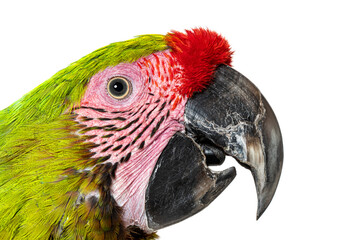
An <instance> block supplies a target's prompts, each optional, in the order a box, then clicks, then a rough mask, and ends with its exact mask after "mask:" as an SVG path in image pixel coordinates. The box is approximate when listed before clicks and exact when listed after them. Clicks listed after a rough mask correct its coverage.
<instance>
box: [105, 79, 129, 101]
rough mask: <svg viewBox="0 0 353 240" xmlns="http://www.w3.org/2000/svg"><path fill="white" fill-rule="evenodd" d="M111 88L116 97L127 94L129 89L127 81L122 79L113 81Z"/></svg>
mask: <svg viewBox="0 0 353 240" xmlns="http://www.w3.org/2000/svg"><path fill="white" fill-rule="evenodd" d="M109 88H110V89H109V90H110V92H111V93H112V94H113V95H114V96H116V97H120V96H123V95H125V94H126V91H128V86H127V83H126V81H124V80H122V79H115V80H113V81H111V82H110V86H109Z"/></svg>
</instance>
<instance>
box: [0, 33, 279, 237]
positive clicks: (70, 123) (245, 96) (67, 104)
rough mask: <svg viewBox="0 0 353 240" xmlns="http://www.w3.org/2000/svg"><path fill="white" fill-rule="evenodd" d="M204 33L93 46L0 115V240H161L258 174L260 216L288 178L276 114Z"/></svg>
mask: <svg viewBox="0 0 353 240" xmlns="http://www.w3.org/2000/svg"><path fill="white" fill-rule="evenodd" d="M231 55H232V51H231V50H230V46H229V44H228V42H227V41H226V40H225V39H224V38H223V37H222V36H220V35H219V34H217V33H215V32H213V31H210V30H207V29H202V28H197V29H193V30H190V31H186V32H184V33H182V32H177V31H173V32H171V33H168V34H167V35H165V36H164V35H143V36H139V37H136V38H134V39H132V40H128V41H124V42H118V43H112V44H110V45H108V46H106V47H103V48H101V49H98V50H96V51H94V52H92V53H90V54H88V55H87V56H85V57H83V58H81V59H80V60H78V61H76V62H74V63H72V64H71V65H69V66H68V67H67V68H65V69H63V70H61V71H59V72H58V73H56V74H55V75H54V76H53V77H51V78H50V79H48V80H47V81H45V82H44V83H43V84H41V85H40V86H38V87H37V88H35V89H34V90H32V91H31V92H29V93H28V94H26V95H24V96H23V97H22V98H21V99H20V100H18V101H17V102H15V103H13V104H12V105H11V106H9V107H7V108H6V109H4V110H2V111H1V112H0V134H1V137H0V213H1V217H0V239H21V240H22V239H31V240H35V239H94V240H96V239H155V238H156V234H155V232H156V230H158V229H161V228H163V227H166V226H169V225H171V224H174V223H177V222H179V221H182V220H184V219H186V218H188V217H190V216H192V215H194V214H195V213H197V212H199V211H201V210H202V209H203V208H205V207H206V206H208V205H209V204H210V203H211V202H212V201H213V200H214V199H215V198H216V197H217V196H218V195H219V194H220V193H221V192H222V191H223V190H224V189H225V188H226V187H227V186H228V184H230V182H231V181H232V180H233V179H234V177H235V175H236V172H235V168H234V167H232V168H229V169H227V170H224V171H221V172H215V171H213V170H211V169H209V167H208V166H209V165H221V164H222V163H223V161H224V159H225V156H226V155H228V156H232V157H234V158H235V159H236V160H237V161H238V162H239V163H240V164H241V165H243V166H245V167H247V168H249V169H250V170H251V172H252V174H253V177H254V180H255V185H256V190H257V195H258V213H257V214H258V215H257V217H260V216H261V214H262V213H263V212H264V211H265V209H266V208H267V206H268V205H269V203H270V201H271V199H272V197H273V195H274V193H275V190H276V187H277V184H278V181H279V178H280V173H281V168H282V161H283V160H282V159H283V147H282V138H281V132H280V129H279V125H278V123H277V120H276V117H275V115H274V113H273V111H272V109H271V107H270V105H269V104H268V103H267V101H266V99H265V98H264V97H263V96H262V94H261V93H260V91H259V90H258V89H257V88H256V87H255V86H254V85H253V84H252V83H251V82H250V81H249V80H248V79H246V78H245V77H244V76H243V75H241V74H240V73H239V72H237V71H236V70H234V69H232V68H231V67H230V64H231Z"/></svg>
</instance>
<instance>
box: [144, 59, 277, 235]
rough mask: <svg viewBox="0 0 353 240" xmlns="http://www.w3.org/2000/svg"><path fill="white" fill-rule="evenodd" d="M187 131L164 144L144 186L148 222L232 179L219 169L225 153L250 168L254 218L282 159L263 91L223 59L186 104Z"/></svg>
mask: <svg viewBox="0 0 353 240" xmlns="http://www.w3.org/2000/svg"><path fill="white" fill-rule="evenodd" d="M184 116H185V117H184V118H185V127H186V132H185V133H177V134H175V135H174V136H173V138H172V139H171V140H170V141H169V143H168V145H167V147H166V148H165V149H164V150H163V152H162V154H161V156H160V158H159V160H158V162H157V164H156V166H155V169H154V171H153V174H152V176H151V178H150V182H149V185H148V188H147V192H146V206H145V207H146V215H147V219H148V225H149V227H150V228H151V229H153V230H157V229H160V228H163V227H165V226H168V225H171V224H174V223H176V222H179V221H181V220H183V219H185V218H188V217H190V216H192V215H194V214H195V213H197V212H199V211H201V210H202V209H203V208H205V207H206V206H208V205H209V204H210V203H211V202H212V201H213V200H214V199H215V198H216V197H217V196H218V195H219V194H220V193H221V192H222V191H223V190H224V189H225V188H226V187H227V186H228V185H229V183H230V182H231V181H232V180H233V179H234V177H235V175H236V172H235V168H229V169H227V170H224V171H222V172H214V171H212V170H210V169H209V168H208V167H207V166H208V165H220V164H222V163H223V161H224V158H225V155H228V156H232V157H234V158H235V159H236V160H237V161H238V162H239V163H240V164H241V165H242V166H244V167H246V168H248V169H250V171H251V173H252V175H253V177H254V180H255V185H256V191H257V196H258V209H257V218H259V217H260V216H261V215H262V214H263V212H264V211H265V210H266V208H267V207H268V205H269V204H270V202H271V200H272V198H273V196H274V193H275V191H276V188H277V185H278V181H279V178H280V175H281V170H282V164H283V144H282V136H281V131H280V128H279V125H278V122H277V119H276V117H275V115H274V113H273V111H272V109H271V107H270V105H269V104H268V102H267V101H266V99H265V98H264V97H263V96H262V94H261V92H260V91H259V90H258V89H257V88H256V86H255V85H254V84H252V83H251V82H250V81H249V80H248V79H247V78H245V77H244V76H243V75H241V74H240V73H239V72H237V71H236V70H234V69H232V68H230V67H228V66H225V65H221V66H219V67H218V68H217V70H216V72H215V75H214V80H213V83H212V84H211V85H210V86H208V87H207V89H205V90H204V91H203V92H201V93H196V94H194V95H193V96H192V97H191V98H190V99H189V100H188V102H187V104H186V107H185V115H184Z"/></svg>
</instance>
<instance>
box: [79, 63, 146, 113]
mask: <svg viewBox="0 0 353 240" xmlns="http://www.w3.org/2000/svg"><path fill="white" fill-rule="evenodd" d="M117 77H121V78H124V79H126V80H127V81H128V82H129V83H130V86H129V88H131V89H129V91H130V92H129V94H128V95H127V96H126V97H125V98H123V99H116V98H114V97H113V96H111V94H109V82H110V81H111V79H114V78H117ZM144 81H146V79H144V77H143V75H142V74H141V72H140V69H139V68H138V67H137V66H136V65H135V64H129V63H122V64H119V65H117V66H114V67H109V68H106V69H105V70H103V71H101V72H99V73H97V74H95V75H94V76H93V77H92V78H91V79H90V81H89V84H88V87H87V90H86V92H85V95H84V97H83V99H82V102H81V103H82V104H83V105H85V104H89V105H90V106H92V107H95V106H96V107H99V108H104V109H105V110H107V111H114V110H115V109H117V108H118V109H119V110H124V109H125V108H126V109H128V108H129V107H131V106H132V105H134V104H135V103H136V102H141V101H143V98H144V97H145V98H146V97H147V96H146V95H147V92H146V91H144V87H143V86H144V84H143V83H144Z"/></svg>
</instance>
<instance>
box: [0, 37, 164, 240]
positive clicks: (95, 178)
mask: <svg viewBox="0 0 353 240" xmlns="http://www.w3.org/2000/svg"><path fill="white" fill-rule="evenodd" d="M164 38H165V37H164V36H162V35H144V36H139V37H137V38H135V39H132V40H129V41H125V42H119V43H113V44H110V45H108V46H106V47H103V48H101V49H98V50H96V51H94V52H92V53H91V54H88V55H87V56H85V57H83V58H81V59H80V60H78V61H76V62H74V63H72V64H71V65H69V66H68V67H67V68H65V69H63V70H61V71H59V72H58V73H56V74H55V75H54V76H53V77H51V78H50V79H48V80H47V81H46V82H44V83H43V84H41V85H40V86H38V87H37V88H35V89H34V90H32V91H31V92H29V93H28V94H26V95H25V96H23V97H22V98H21V99H20V100H18V101H17V102H15V103H14V104H12V105H11V106H9V107H8V108H6V109H4V110H2V111H1V112H0V213H1V215H2V216H1V218H0V239H103V237H105V239H115V238H116V236H117V235H119V236H122V237H124V238H125V237H128V236H123V234H124V233H122V231H121V226H120V225H119V223H115V220H116V219H114V217H115V216H113V215H112V214H110V213H107V212H106V211H105V210H106V208H107V206H108V207H110V208H111V209H115V210H119V209H118V208H117V206H115V205H114V201H111V200H110V199H109V196H106V198H105V199H103V200H104V201H105V202H104V205H107V206H103V204H102V202H100V201H101V200H99V201H98V202H97V203H93V202H91V203H85V204H81V203H79V199H80V197H79V196H80V195H85V194H88V193H89V192H91V191H98V192H101V190H102V188H103V187H104V186H103V185H102V184H101V182H102V181H101V180H102V179H100V176H101V175H100V171H103V170H102V168H99V166H100V165H97V166H96V167H95V168H94V169H93V170H92V172H85V171H84V170H83V169H85V168H88V167H93V166H95V165H96V163H97V161H98V160H97V159H93V158H92V157H91V156H92V153H91V152H90V151H89V150H90V149H91V148H92V147H93V146H92V145H91V144H89V143H87V142H86V141H85V139H84V138H83V137H80V136H79V135H76V134H75V132H76V131H78V130H79V129H80V126H79V125H78V124H77V123H76V122H75V121H74V120H73V118H74V116H73V115H72V114H71V111H72V109H73V108H74V107H76V106H78V105H79V103H80V100H81V98H82V97H83V95H84V92H85V89H86V86H87V83H88V82H89V79H90V78H91V77H92V76H93V75H94V74H96V73H98V72H99V71H102V70H104V69H106V68H107V67H111V66H115V65H117V64H119V63H122V62H133V61H136V60H137V59H139V58H141V57H143V56H147V55H149V54H151V53H153V52H156V51H162V50H165V49H167V46H166V43H165V39H164ZM101 166H102V165H101ZM102 176H103V175H102ZM154 237H155V236H149V237H147V236H146V237H141V239H144V238H146V239H153V238H154Z"/></svg>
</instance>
